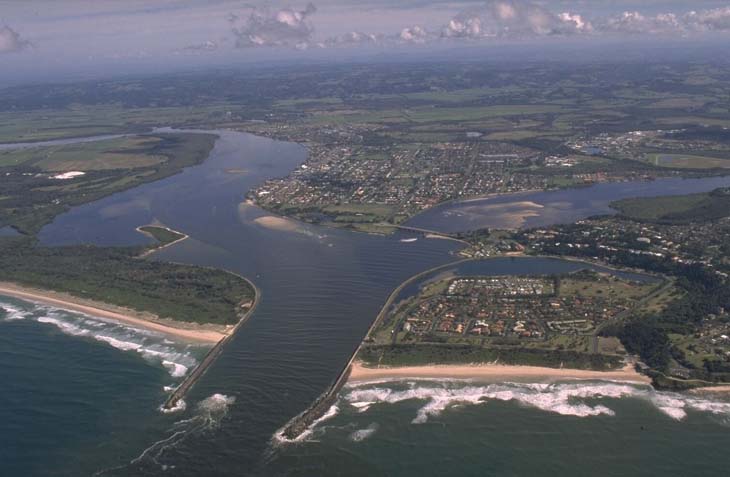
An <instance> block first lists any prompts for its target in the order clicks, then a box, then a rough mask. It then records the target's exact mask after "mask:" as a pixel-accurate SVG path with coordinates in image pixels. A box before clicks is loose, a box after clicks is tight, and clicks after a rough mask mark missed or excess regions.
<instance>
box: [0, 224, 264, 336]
mask: <svg viewBox="0 0 730 477" xmlns="http://www.w3.org/2000/svg"><path fill="white" fill-rule="evenodd" d="M141 251H142V249H140V248H136V247H127V248H117V247H104V248H101V247H92V246H74V247H53V248H46V247H37V246H34V245H33V244H32V243H31V241H30V240H29V239H25V238H21V239H7V238H6V239H0V281H11V282H14V283H19V284H22V285H28V286H33V287H39V288H44V289H49V290H54V291H60V292H66V293H69V294H71V295H74V296H78V297H81V298H87V299H92V300H98V301H102V302H106V303H110V304H113V305H118V306H124V307H128V308H132V309H135V310H139V311H147V312H150V313H154V314H156V315H158V316H160V317H163V318H170V319H174V320H179V321H188V322H194V323H216V324H222V325H229V324H234V323H236V322H237V321H238V319H239V316H238V310H239V305H240V304H241V303H245V302H249V301H252V300H253V299H254V293H255V291H254V290H253V288H252V287H251V286H250V285H249V284H248V282H246V280H244V279H242V278H240V277H238V276H236V275H233V274H231V273H228V272H225V271H222V270H214V269H208V268H201V267H194V266H188V265H178V264H172V263H165V262H158V261H153V260H143V259H140V258H137V256H138V255H139V253H140V252H141Z"/></svg>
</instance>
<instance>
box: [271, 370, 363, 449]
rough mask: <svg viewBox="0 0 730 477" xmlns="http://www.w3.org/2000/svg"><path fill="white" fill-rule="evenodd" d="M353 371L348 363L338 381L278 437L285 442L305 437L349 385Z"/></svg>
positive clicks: (290, 422) (289, 423)
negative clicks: (348, 381) (347, 384)
mask: <svg viewBox="0 0 730 477" xmlns="http://www.w3.org/2000/svg"><path fill="white" fill-rule="evenodd" d="M351 370H352V361H350V362H348V363H347V366H346V367H345V369H344V370H343V371H342V373H340V375H339V377H338V378H337V380H335V382H334V383H332V385H331V386H330V387H329V389H327V391H326V392H324V393H323V394H322V395H321V396H320V397H318V398H317V400H316V401H314V403H312V405H311V406H309V407H308V408H307V409H306V410H305V411H304V412H302V413H301V414H299V415H298V416H296V417H294V418H293V419H292V420H291V421H289V422H288V423H287V424H286V426H285V427H284V428H283V429H282V430H281V431H280V432H278V433H277V435H278V436H279V437H280V438H281V440H284V441H295V440H297V439H298V438H300V437H301V436H302V435H304V434H305V433H306V432H307V429H309V428H310V427H311V426H312V425H313V424H315V423H316V422H317V420H319V419H320V418H321V417H322V416H324V415H325V414H326V413H327V411H328V410H329V409H330V408H331V407H332V405H333V404H334V403H335V401H336V400H337V395H338V394H339V392H340V390H341V389H342V387H343V386H344V385H345V383H347V380H348V379H349V378H350V371H351Z"/></svg>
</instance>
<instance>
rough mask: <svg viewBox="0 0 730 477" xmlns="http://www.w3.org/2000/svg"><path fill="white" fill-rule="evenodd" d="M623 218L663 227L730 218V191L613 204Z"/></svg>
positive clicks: (623, 201)
mask: <svg viewBox="0 0 730 477" xmlns="http://www.w3.org/2000/svg"><path fill="white" fill-rule="evenodd" d="M611 207H613V208H615V209H616V210H618V211H619V212H620V213H621V215H622V216H624V217H627V218H630V219H635V220H647V221H653V222H657V223H661V224H686V223H692V222H707V221H710V220H716V219H721V218H723V217H727V216H730V189H716V190H714V191H712V192H708V193H706V194H690V195H680V196H666V197H664V196H663V197H652V198H641V199H624V200H620V201H616V202H614V203H613V204H611Z"/></svg>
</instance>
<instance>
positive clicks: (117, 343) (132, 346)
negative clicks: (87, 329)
mask: <svg viewBox="0 0 730 477" xmlns="http://www.w3.org/2000/svg"><path fill="white" fill-rule="evenodd" d="M94 339H95V340H97V341H102V342H104V343H107V344H109V345H111V346H112V347H114V348H116V349H120V350H122V351H137V350H139V349H140V348H142V345H141V344H139V343H133V342H131V341H122V340H118V339H116V338H112V337H111V336H105V335H94Z"/></svg>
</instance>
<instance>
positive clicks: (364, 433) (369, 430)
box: [350, 423, 379, 442]
mask: <svg viewBox="0 0 730 477" xmlns="http://www.w3.org/2000/svg"><path fill="white" fill-rule="evenodd" d="M378 427H379V426H378V424H376V423H373V424H370V425H369V426H368V427H366V428H365V429H358V430H357V431H355V432H353V433H352V434H350V440H351V441H354V442H362V441H364V440H365V439H367V438H368V437H370V436H372V435H373V434H375V432H376V431H377V430H378Z"/></svg>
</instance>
